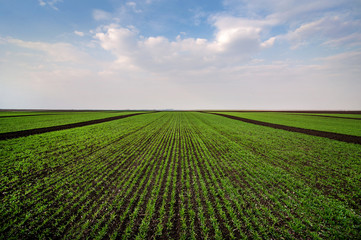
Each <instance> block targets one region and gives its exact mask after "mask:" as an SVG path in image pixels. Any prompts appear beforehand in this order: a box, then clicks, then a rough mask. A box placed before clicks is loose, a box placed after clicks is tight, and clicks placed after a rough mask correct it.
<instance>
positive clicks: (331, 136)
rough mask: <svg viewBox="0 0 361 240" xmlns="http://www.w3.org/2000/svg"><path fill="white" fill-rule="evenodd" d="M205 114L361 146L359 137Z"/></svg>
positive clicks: (219, 114) (229, 116)
mask: <svg viewBox="0 0 361 240" xmlns="http://www.w3.org/2000/svg"><path fill="white" fill-rule="evenodd" d="M203 113H208V114H214V115H218V116H222V117H226V118H230V119H234V120H238V121H242V122H246V123H252V124H256V125H260V126H266V127H271V128H275V129H282V130H286V131H290V132H298V133H304V134H307V135H311V136H317V137H324V138H329V139H333V140H338V141H342V142H347V143H356V144H361V137H358V136H352V135H346V134H340V133H332V132H324V131H318V130H311V129H305V128H298V127H291V126H285V125H280V124H275V123H268V122H262V121H257V120H252V119H248V118H242V117H236V116H231V115H226V114H222V113H210V112H203Z"/></svg>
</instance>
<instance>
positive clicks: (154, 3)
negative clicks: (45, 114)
mask: <svg viewBox="0 0 361 240" xmlns="http://www.w3.org/2000/svg"><path fill="white" fill-rule="evenodd" d="M0 109H179V110H185V109H187V110H193V109H233V110H235V109H240V110H361V1H359V0H303V1H296V0H223V1H215V0H197V1H194V0H182V1H181V0H133V1H132V0H130V1H122V0H121V1H115V0H102V1H100V0H97V1H96V0H71V1H70V0H26V1H24V0H0Z"/></svg>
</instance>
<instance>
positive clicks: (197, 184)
mask: <svg viewBox="0 0 361 240" xmlns="http://www.w3.org/2000/svg"><path fill="white" fill-rule="evenodd" d="M132 113H133V112H128V113H127V112H124V113H123V112H122V113H114V114H115V115H116V114H118V115H122V114H125V115H126V114H132ZM112 114H113V113H112ZM223 114H225V113H224V112H223ZM227 114H241V113H227ZM242 114H243V113H242ZM244 114H250V115H247V117H252V116H256V115H257V114H258V113H244ZM267 114H269V116H268V117H267ZM282 114H283V115H285V116H283V115H281V113H279V115H278V114H277V113H262V114H261V113H260V115H257V116H256V117H257V119H258V120H262V121H270V122H276V123H278V124H294V125H295V126H302V127H304V128H307V127H312V128H316V129H317V130H323V131H326V130H327V129H329V131H330V132H331V131H332V132H336V133H342V134H349V135H354V136H355V137H356V138H357V137H358V136H360V133H361V122H360V121H358V120H352V119H338V118H332V119H329V118H326V117H319V118H317V117H316V116H303V115H302V116H301V115H300V116H298V115H296V114H294V115H291V114H288V115H286V113H282ZM65 115H67V114H65ZM70 115H71V114H70ZM43 117H45V116H43ZM47 117H51V115H48V116H47ZM53 117H54V124H55V123H58V122H56V121H58V120H57V119H56V117H58V116H57V115H54V116H53ZM103 117H108V116H103ZM242 117H246V115H244V116H243V115H242ZM256 117H255V118H256ZM29 118H31V117H25V116H24V117H20V116H19V117H16V119H19V121H20V122H21V121H23V122H24V123H25V122H26V121H27V119H29ZM292 118H293V120H292ZM315 118H317V121H316V120H315ZM14 119H15V118H14ZM78 119H80V118H78ZM290 119H291V120H290ZM333 120H337V121H341V122H343V121H344V123H345V124H339V122H333ZM349 120H352V121H355V122H357V123H358V124H346V123H347V122H348V121H349ZM84 121H85V120H84ZM322 121H324V124H322V123H321V122H322ZM54 124H53V125H54ZM62 124H63V123H62ZM3 126H4V125H2V126H1V127H3ZM33 126H34V125H33ZM49 126H52V125H49ZM325 126H326V127H325ZM330 126H332V127H330ZM8 129H11V127H9V128H8ZM13 129H14V128H13ZM332 129H333V130H332ZM7 131H9V130H7ZM13 131H17V130H13ZM0 171H1V174H0V180H1V181H0V199H1V200H0V201H1V204H0V214H1V217H0V222H1V223H0V233H1V235H0V236H1V239H32V238H40V239H49V238H59V239H84V238H89V239H103V238H110V239H359V236H360V233H361V188H360V186H361V145H360V144H354V143H347V142H342V141H337V140H332V139H329V138H324V137H317V136H312V135H309V134H303V133H298V132H292V131H285V130H280V129H275V128H272V127H267V126H260V125H257V124H252V123H246V122H242V121H238V120H236V119H230V118H227V117H224V116H219V115H214V114H211V113H205V112H146V113H144V114H139V115H133V116H129V117H125V118H122V119H117V120H112V121H107V122H102V123H97V124H92V125H87V126H82V127H75V128H71V129H64V130H60V131H49V132H45V133H42V134H36V135H29V136H26V137H19V138H13V139H7V140H1V141H0Z"/></svg>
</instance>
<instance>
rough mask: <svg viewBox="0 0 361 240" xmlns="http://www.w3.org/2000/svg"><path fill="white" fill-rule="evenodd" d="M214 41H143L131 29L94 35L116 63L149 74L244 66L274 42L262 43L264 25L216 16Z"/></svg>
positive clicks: (156, 38) (111, 27)
mask: <svg viewBox="0 0 361 240" xmlns="http://www.w3.org/2000/svg"><path fill="white" fill-rule="evenodd" d="M212 22H213V25H214V27H215V28H216V31H215V34H214V39H211V40H208V39H203V38H185V37H182V36H180V35H179V36H178V37H177V38H176V39H175V40H170V39H168V38H166V37H163V36H150V37H143V36H141V35H140V33H139V32H138V30H137V29H136V28H134V27H122V26H119V25H115V24H113V25H109V26H105V27H103V28H101V29H99V31H98V32H97V33H96V34H95V36H94V37H95V38H96V39H98V40H99V43H100V45H101V46H102V47H103V48H104V49H105V50H108V51H110V52H111V53H112V54H113V55H115V56H116V57H117V58H118V60H117V62H118V63H123V64H126V65H129V66H138V67H139V68H145V69H148V70H150V71H160V70H161V71H171V70H174V69H183V70H193V69H200V68H209V67H225V66H229V65H237V64H243V63H246V62H247V61H249V60H250V59H251V57H252V56H253V55H254V54H256V53H257V52H259V51H260V49H261V48H263V47H270V46H272V45H273V43H274V40H275V39H274V38H270V39H267V40H266V41H264V42H262V40H261V32H262V27H263V26H265V25H268V24H269V22H267V21H248V20H246V19H240V18H234V17H225V16H217V17H213V19H212Z"/></svg>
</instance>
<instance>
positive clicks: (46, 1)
mask: <svg viewBox="0 0 361 240" xmlns="http://www.w3.org/2000/svg"><path fill="white" fill-rule="evenodd" d="M61 2H63V0H39V5H40V6H42V7H45V6H49V7H51V8H52V9H54V10H59V9H58V8H57V7H56V4H58V3H61Z"/></svg>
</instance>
